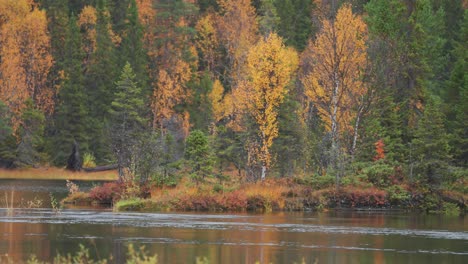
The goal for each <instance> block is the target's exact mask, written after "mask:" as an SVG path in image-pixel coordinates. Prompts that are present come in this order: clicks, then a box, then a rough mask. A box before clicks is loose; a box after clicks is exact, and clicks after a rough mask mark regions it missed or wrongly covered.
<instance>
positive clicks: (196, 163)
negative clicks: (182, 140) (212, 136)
mask: <svg viewBox="0 0 468 264" xmlns="http://www.w3.org/2000/svg"><path fill="white" fill-rule="evenodd" d="M185 157H186V159H187V160H188V162H189V165H190V167H191V169H192V170H191V176H192V178H193V179H194V180H195V181H196V182H199V181H202V180H204V179H205V177H207V176H211V174H212V170H213V163H214V162H213V161H214V160H213V157H212V153H211V148H210V145H209V142H208V137H207V136H206V135H205V134H204V133H203V132H202V131H200V130H194V131H192V132H191V133H190V135H189V136H188V137H187V140H186V149H185Z"/></svg>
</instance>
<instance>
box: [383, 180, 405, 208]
mask: <svg viewBox="0 0 468 264" xmlns="http://www.w3.org/2000/svg"><path fill="white" fill-rule="evenodd" d="M385 191H387V196H388V200H389V201H390V203H391V204H392V205H400V206H401V205H404V204H407V203H408V202H409V199H410V198H411V195H410V193H409V192H408V191H407V190H405V189H404V188H403V187H402V186H400V185H391V186H389V187H387V188H385Z"/></svg>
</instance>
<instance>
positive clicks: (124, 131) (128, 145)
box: [109, 63, 148, 176]
mask: <svg viewBox="0 0 468 264" xmlns="http://www.w3.org/2000/svg"><path fill="white" fill-rule="evenodd" d="M135 77H136V76H135V74H134V73H133V70H132V68H131V66H130V64H129V63H127V64H125V66H124V68H123V70H122V74H121V76H120V79H119V81H118V82H117V83H116V93H115V99H114V101H113V102H112V104H111V109H110V111H109V112H110V118H111V131H110V135H111V141H112V150H113V153H114V155H115V157H116V158H117V163H118V166H119V176H123V174H124V169H129V170H130V173H132V174H133V175H134V176H137V175H136V174H137V173H138V166H137V164H138V160H137V155H136V152H137V151H138V149H136V146H137V145H138V142H139V141H140V140H141V139H142V133H143V131H144V130H145V128H146V127H147V123H148V120H147V119H146V118H145V116H144V112H145V101H144V97H143V93H142V90H141V88H140V87H139V86H138V84H137V83H136V80H135Z"/></svg>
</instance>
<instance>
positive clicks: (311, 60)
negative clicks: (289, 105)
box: [301, 4, 367, 136]
mask: <svg viewBox="0 0 468 264" xmlns="http://www.w3.org/2000/svg"><path fill="white" fill-rule="evenodd" d="M322 24H323V28H322V30H321V32H320V33H319V34H318V35H317V38H316V40H315V41H313V42H310V43H309V45H308V47H307V49H306V51H305V52H304V55H303V64H304V65H306V66H308V67H309V68H310V70H309V71H308V72H306V74H305V75H304V76H302V78H301V81H302V83H303V84H304V88H305V94H306V96H307V97H308V98H309V99H310V100H311V101H312V102H313V103H314V106H316V107H317V109H318V111H319V113H320V115H321V118H322V120H323V121H324V122H325V123H326V125H327V129H328V130H330V131H331V132H332V134H334V136H335V134H337V133H338V134H341V133H343V132H345V131H350V130H352V129H353V127H352V125H351V121H352V120H353V119H354V118H355V117H356V114H357V111H358V110H357V108H358V106H359V103H360V101H362V97H363V96H364V94H365V93H366V91H367V87H366V86H365V83H363V81H362V75H363V73H364V68H365V67H366V58H367V51H366V40H367V27H366V24H365V23H364V21H363V20H362V18H361V17H360V16H358V15H354V14H353V13H352V10H351V6H350V5H349V4H345V5H343V6H342V7H341V8H340V9H339V10H338V13H337V15H336V19H335V21H330V20H326V19H325V20H323V21H322Z"/></svg>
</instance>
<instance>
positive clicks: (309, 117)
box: [0, 0, 468, 191]
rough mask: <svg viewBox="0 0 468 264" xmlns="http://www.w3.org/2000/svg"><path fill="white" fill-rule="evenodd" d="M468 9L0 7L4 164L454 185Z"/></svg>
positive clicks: (393, 1) (465, 86) (444, 2)
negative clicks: (72, 161)
mask: <svg viewBox="0 0 468 264" xmlns="http://www.w3.org/2000/svg"><path fill="white" fill-rule="evenodd" d="M467 7H468V3H467V1H462V0H450V1H448V0H349V1H345V0H342V1H339V0H315V1H313V0H252V1H251V0H198V1H195V0H192V1H190V0H185V1H184V0H122V1H105V0H87V1H86V0H84V1H77V0H68V1H67V0H38V1H32V0H0V166H2V167H8V168H14V167H30V166H40V165H42V166H46V165H53V166H60V167H62V166H65V165H66V162H67V159H68V156H69V155H70V153H71V150H72V148H73V145H74V142H76V143H77V144H78V146H79V150H80V153H81V154H82V155H83V156H85V164H84V165H85V166H87V165H89V164H90V163H92V161H93V160H94V161H95V163H97V164H98V165H99V164H112V163H117V164H119V167H120V168H121V173H122V174H123V173H130V174H132V175H134V176H135V177H137V178H139V179H140V180H146V179H151V180H153V181H155V182H158V183H161V184H168V183H171V182H174V181H176V180H177V177H178V175H180V171H182V170H184V169H185V170H187V168H188V171H189V173H190V176H192V177H193V178H194V179H195V180H202V179H204V178H206V177H218V178H220V179H222V178H223V177H225V175H224V172H226V171H236V173H238V174H239V175H241V176H242V177H245V179H248V180H257V179H261V178H262V177H288V176H294V177H299V176H301V177H303V176H314V177H316V178H323V179H330V180H332V181H337V183H338V182H339V181H340V180H341V181H344V180H347V181H353V179H354V178H358V177H359V175H362V174H366V175H367V179H368V180H369V181H370V182H372V183H374V184H375V185H381V186H385V185H387V186H389V185H392V184H393V183H395V182H398V181H403V180H404V181H413V182H419V183H421V184H426V185H428V186H431V187H437V188H438V187H441V186H442V187H449V188H454V189H456V188H463V189H466V187H464V186H466V175H467V160H468V143H467V125H468V120H467V113H468V68H467V58H468V53H467V46H466V44H467V43H468V11H467ZM350 176H353V177H354V178H353V177H350ZM463 191H465V190H463Z"/></svg>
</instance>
